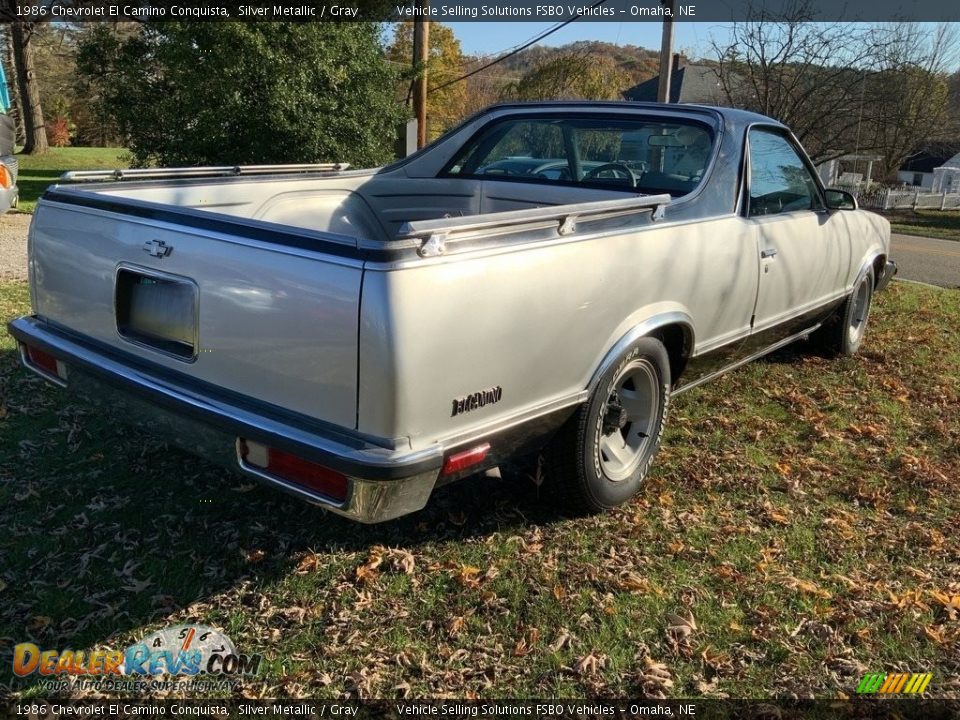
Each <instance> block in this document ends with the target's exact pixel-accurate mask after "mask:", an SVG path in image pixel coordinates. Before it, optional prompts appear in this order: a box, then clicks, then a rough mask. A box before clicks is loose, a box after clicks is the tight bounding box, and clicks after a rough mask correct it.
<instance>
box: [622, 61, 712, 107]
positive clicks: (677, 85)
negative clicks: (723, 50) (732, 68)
mask: <svg viewBox="0 0 960 720" xmlns="http://www.w3.org/2000/svg"><path fill="white" fill-rule="evenodd" d="M659 86H660V76H659V75H656V76H654V77H652V78H650V79H649V80H645V81H644V82H642V83H640V84H639V85H634V86H633V87H632V88H630V89H629V90H624V91H623V93H622V94H623V98H624V100H636V101H643V102H656V101H657V88H658V87H659ZM670 102H672V103H701V104H704V105H727V104H728V103H727V95H726V93H725V92H724V88H723V85H722V84H721V83H720V71H719V69H718V68H717V67H716V66H714V65H682V64H681V61H680V55H677V54H675V55H674V56H673V67H672V69H671V71H670Z"/></svg>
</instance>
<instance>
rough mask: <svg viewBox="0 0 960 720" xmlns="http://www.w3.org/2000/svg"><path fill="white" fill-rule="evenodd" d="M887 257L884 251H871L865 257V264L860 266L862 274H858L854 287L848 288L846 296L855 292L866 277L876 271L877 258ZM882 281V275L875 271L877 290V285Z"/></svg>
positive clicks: (874, 281)
mask: <svg viewBox="0 0 960 720" xmlns="http://www.w3.org/2000/svg"><path fill="white" fill-rule="evenodd" d="M882 257H886V253H885V252H884V251H883V250H871V251H870V252H869V253H867V255H866V256H865V257H864V260H863V263H862V264H861V265H860V272H858V273H857V277H856V279H855V280H854V281H853V285H851V286H850V287H848V288H847V292H846V294H847V295H849V294H850V293H852V292H853V289H854V288H855V287H857V286H858V285H859V284H860V281H861V280H863V278H864V276H865V275H866V274H867V273H868V272H870V271H871V270H875V268H874V265H875V264H876V262H877V258H882ZM879 281H880V274H879V273H877V272H876V271H874V278H873V287H874V289H876V287H877V283H878V282H879Z"/></svg>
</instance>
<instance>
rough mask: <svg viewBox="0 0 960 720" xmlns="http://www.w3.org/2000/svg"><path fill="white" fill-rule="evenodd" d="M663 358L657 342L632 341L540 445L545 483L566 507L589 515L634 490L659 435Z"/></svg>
mask: <svg viewBox="0 0 960 720" xmlns="http://www.w3.org/2000/svg"><path fill="white" fill-rule="evenodd" d="M669 399H670V359H669V356H668V355H667V351H666V349H665V348H664V346H663V343H661V342H660V341H659V340H656V339H655V338H642V339H640V340H638V341H637V342H636V343H634V345H633V346H631V348H630V349H629V350H627V351H626V352H625V353H624V354H623V355H622V356H621V357H620V359H619V360H618V361H617V362H616V363H615V364H614V365H613V367H612V368H611V369H610V370H608V371H607V372H606V373H605V374H604V376H603V377H602V378H601V379H600V381H599V383H597V386H596V388H595V389H594V391H593V393H592V394H591V395H590V398H589V400H588V401H587V403H586V404H585V405H584V406H583V407H581V408H580V409H579V410H578V411H577V413H576V414H575V415H574V416H573V417H572V418H570V420H568V421H567V423H566V425H564V427H563V428H562V429H561V430H560V432H558V433H557V435H556V437H554V439H553V440H552V441H551V443H550V446H549V447H548V448H547V452H546V460H547V483H548V485H549V486H551V487H552V488H553V489H554V492H555V493H556V496H557V499H558V500H559V501H560V502H561V503H562V504H564V505H566V506H567V507H568V508H569V509H571V510H573V511H575V512H581V513H595V512H600V511H602V510H606V509H608V508H611V507H614V506H616V505H620V504H621V503H624V502H626V501H627V500H629V499H630V498H631V497H633V496H634V495H635V494H636V493H637V492H638V491H639V489H640V485H641V484H642V483H643V480H644V478H645V477H646V475H647V471H648V470H649V468H650V464H651V463H652V461H653V458H654V456H655V455H656V454H657V450H658V449H659V448H660V440H661V438H662V435H663V427H664V423H665V420H666V415H667V407H668V405H669Z"/></svg>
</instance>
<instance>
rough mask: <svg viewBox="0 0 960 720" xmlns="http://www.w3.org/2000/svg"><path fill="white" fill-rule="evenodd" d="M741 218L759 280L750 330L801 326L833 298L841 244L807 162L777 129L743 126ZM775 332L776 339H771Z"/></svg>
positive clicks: (768, 332)
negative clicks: (745, 173) (748, 229)
mask: <svg viewBox="0 0 960 720" xmlns="http://www.w3.org/2000/svg"><path fill="white" fill-rule="evenodd" d="M748 142H749V148H750V178H749V191H750V194H749V201H748V203H747V214H748V220H747V222H748V223H749V224H751V225H753V226H754V228H755V231H756V232H755V236H756V238H757V243H758V247H757V254H758V261H759V263H760V283H759V291H758V294H757V304H756V309H755V311H754V322H753V332H754V333H755V334H763V336H764V337H766V338H768V339H769V340H770V342H775V341H776V340H777V339H779V337H785V336H787V335H789V334H792V333H793V332H800V331H802V330H804V329H806V328H804V327H800V325H803V324H804V322H806V320H807V318H808V317H813V319H811V320H810V321H809V325H813V324H815V323H816V322H817V318H816V315H817V312H818V311H819V309H820V308H822V307H823V306H824V305H826V304H829V303H830V302H831V301H832V300H833V299H834V298H835V297H836V295H837V291H838V288H837V287H836V284H837V283H836V276H837V273H836V268H837V267H838V265H839V264H840V262H841V256H842V254H843V249H842V247H841V245H840V242H839V241H840V237H839V233H838V232H837V230H838V228H837V223H836V222H835V221H834V219H833V218H832V216H831V213H830V212H829V211H827V210H826V208H825V206H824V203H823V199H822V197H821V194H820V189H819V186H818V185H817V183H816V180H815V179H814V177H813V173H812V172H811V170H810V168H809V166H808V164H807V163H806V162H805V161H804V159H803V158H802V157H801V155H800V153H799V152H798V151H797V149H796V147H795V146H794V144H793V142H792V141H791V139H790V138H789V136H788V135H787V134H786V132H785V131H782V130H779V129H776V128H763V127H755V128H752V129H751V130H750V131H749V134H748ZM778 336H779V337H778Z"/></svg>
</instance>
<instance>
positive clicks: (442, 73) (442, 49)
mask: <svg viewBox="0 0 960 720" xmlns="http://www.w3.org/2000/svg"><path fill="white" fill-rule="evenodd" d="M387 57H388V58H389V60H390V62H392V63H394V64H395V65H396V66H397V67H405V68H408V70H407V71H406V72H404V73H403V75H402V78H403V80H405V81H406V82H404V85H403V94H404V96H405V97H406V98H409V97H410V93H411V90H410V88H412V84H411V83H412V82H413V80H414V78H415V74H414V70H413V67H412V60H413V21H412V20H404V21H403V22H399V23H397V24H396V26H395V28H394V31H393V41H392V42H391V43H390V46H389V47H388V48H387ZM461 75H463V53H462V52H461V50H460V41H459V40H457V38H456V36H455V35H454V34H453V30H451V29H450V28H449V27H447V26H446V25H444V24H443V23H438V22H432V23H430V59H429V61H428V63H427V84H428V88H429V89H428V92H427V125H428V127H427V137H428V138H430V139H431V140H432V139H434V138H437V137H439V136H440V135H442V134H443V133H444V131H446V130H447V129H448V128H450V127H451V126H452V125H454V124H455V123H457V122H458V121H459V120H461V119H462V118H463V116H464V114H465V113H464V109H465V106H466V104H467V86H466V84H465V83H463V82H456V83H452V84H450V85H447V83H449V82H451V81H452V80H456V79H457V78H459V77H460V76H461ZM440 86H444V87H440ZM436 88H439V89H436Z"/></svg>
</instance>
